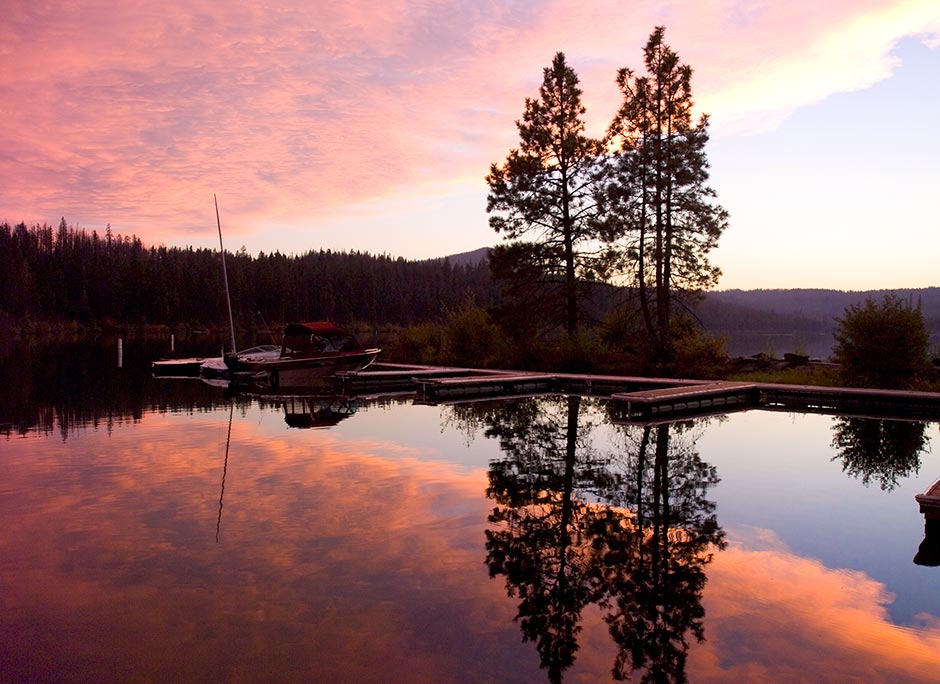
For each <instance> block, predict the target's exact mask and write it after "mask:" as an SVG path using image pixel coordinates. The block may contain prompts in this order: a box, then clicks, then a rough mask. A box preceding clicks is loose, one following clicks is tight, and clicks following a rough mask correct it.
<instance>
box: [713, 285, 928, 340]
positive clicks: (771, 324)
mask: <svg viewBox="0 0 940 684" xmlns="http://www.w3.org/2000/svg"><path fill="white" fill-rule="evenodd" d="M887 294H894V295H895V296H897V297H900V298H901V299H903V300H906V301H909V302H910V303H911V304H912V305H913V306H917V305H918V304H920V306H921V311H922V312H923V314H924V322H925V324H926V325H927V328H928V329H929V330H931V331H937V332H940V288H936V287H930V288H923V289H897V290H868V291H865V292H844V291H841V290H822V289H818V290H813V289H794V290H723V291H716V292H709V293H708V295H707V296H706V299H705V302H704V304H703V305H702V307H701V309H700V311H699V316H700V317H701V318H702V320H703V322H704V323H706V325H707V326H708V327H718V328H723V329H735V330H742V329H749V328H751V327H753V329H754V330H768V329H774V330H781V329H788V330H790V331H812V330H816V331H820V332H824V331H829V330H832V329H833V328H834V327H835V325H836V324H835V319H836V318H837V317H840V316H842V314H843V313H844V312H845V309H846V308H847V307H849V306H852V305H858V304H863V303H864V302H865V299H866V298H867V297H871V298H872V299H874V300H875V301H876V302H880V301H881V300H882V299H883V298H884V296H885V295H887Z"/></svg>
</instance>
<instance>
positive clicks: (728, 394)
mask: <svg viewBox="0 0 940 684" xmlns="http://www.w3.org/2000/svg"><path fill="white" fill-rule="evenodd" d="M337 383H338V391H339V392H340V393H342V394H355V393H367V392H375V391H380V392H388V391H413V392H415V393H416V394H417V397H418V401H420V402H426V403H441V402H456V401H473V400H479V399H489V398H493V399H495V398H500V397H506V396H519V395H520V394H582V395H588V396H600V397H606V398H609V399H610V401H611V404H612V413H614V414H615V415H616V416H617V418H618V419H619V420H623V421H648V420H667V419H669V418H688V417H695V416H698V415H708V414H714V413H729V412H733V411H742V410H747V409H755V408H759V409H763V410H776V411H799V412H801V413H823V414H829V415H852V416H858V417H870V418H900V419H905V418H906V419H928V420H936V419H940V393H935V392H908V391H899V390H879V389H854V388H848V387H817V386H810V385H782V384H769V383H746V382H729V381H724V380H718V381H716V380H691V379H685V380H683V379H674V378H646V377H632V376H612V375H589V374H571V373H551V374H549V373H537V372H524V371H500V370H489V369H474V368H455V367H438V366H413V365H403V364H376V365H375V366H373V367H370V368H368V369H365V370H362V371H355V372H347V373H340V374H338V376H337Z"/></svg>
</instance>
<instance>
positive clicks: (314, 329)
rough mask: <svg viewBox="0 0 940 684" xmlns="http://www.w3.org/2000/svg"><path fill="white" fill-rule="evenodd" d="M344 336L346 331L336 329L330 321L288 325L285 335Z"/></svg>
mask: <svg viewBox="0 0 940 684" xmlns="http://www.w3.org/2000/svg"><path fill="white" fill-rule="evenodd" d="M310 333H316V334H317V335H344V334H346V333H345V331H343V330H341V329H340V328H338V327H336V326H335V325H334V324H332V323H330V322H329V321H313V322H312V323H288V324H287V326H286V327H285V328H284V334H285V335H309V334H310Z"/></svg>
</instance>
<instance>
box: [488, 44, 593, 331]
mask: <svg viewBox="0 0 940 684" xmlns="http://www.w3.org/2000/svg"><path fill="white" fill-rule="evenodd" d="M584 111H585V109H584V106H583V105H582V104H581V89H580V88H579V87H578V77H577V75H576V74H575V72H574V70H573V69H572V68H571V67H570V66H569V65H568V64H567V62H566V61H565V56H564V54H563V53H561V52H559V53H557V54H556V55H555V58H554V59H553V60H552V65H551V66H550V67H547V68H546V69H545V70H544V79H543V81H542V85H541V87H540V88H539V97H538V98H535V99H532V98H526V101H525V112H524V114H523V116H522V120H520V121H517V122H516V127H517V128H518V129H519V138H520V145H519V148H518V149H513V150H511V151H510V153H509V156H508V157H507V158H506V161H505V163H504V164H503V165H502V166H499V165H497V164H493V165H492V166H491V167H490V172H489V175H487V177H486V182H487V183H488V184H489V187H490V193H489V197H488V199H487V211H488V212H490V213H491V216H490V226H491V227H492V228H493V229H494V230H495V231H496V232H498V233H504V234H505V236H506V237H507V238H508V239H509V240H512V241H514V242H512V243H510V245H508V247H505V248H503V249H504V250H505V251H504V252H502V253H497V254H496V255H493V256H492V258H493V262H494V264H495V265H496V267H495V268H494V275H496V276H497V277H499V278H501V279H505V280H507V281H508V282H509V283H510V284H511V286H512V287H513V288H514V293H513V294H514V295H519V294H520V293H521V290H522V289H523V288H526V287H528V288H529V289H530V290H531V293H530V294H531V296H535V297H538V296H545V294H546V293H549V292H550V293H551V294H550V295H549V297H548V298H547V299H545V300H543V304H542V306H541V307H540V310H541V311H545V312H550V313H551V314H552V317H551V318H550V319H549V320H550V322H552V323H556V322H558V319H559V318H560V319H561V320H562V321H563V323H564V326H565V328H564V329H565V330H566V331H567V333H568V334H569V335H574V334H575V333H576V332H577V330H578V325H579V280H580V279H582V278H585V277H589V276H590V275H591V274H592V273H593V271H594V269H595V263H594V262H595V259H596V256H597V254H596V247H595V246H594V245H593V240H594V238H595V237H596V235H597V232H596V231H597V229H596V214H597V202H596V192H595V187H596V185H597V183H598V181H599V178H600V175H601V173H602V169H603V166H602V165H601V164H600V162H601V161H602V156H601V155H602V152H603V145H602V142H601V141H600V140H596V139H593V138H590V137H588V136H586V135H584V119H583V116H584ZM526 236H530V237H531V238H532V239H531V240H529V241H527V242H522V241H521V238H523V237H526ZM507 257H511V260H512V264H511V266H510V265H508V264H507V265H501V264H504V263H505V262H506V260H507Z"/></svg>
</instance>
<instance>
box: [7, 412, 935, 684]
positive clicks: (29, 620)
mask: <svg viewBox="0 0 940 684" xmlns="http://www.w3.org/2000/svg"><path fill="white" fill-rule="evenodd" d="M222 415H223V414H221V413H217V414H215V415H214V416H211V417H210V416H195V417H183V416H179V415H175V416H157V415H148V416H147V417H146V420H145V421H143V422H142V423H140V424H137V425H127V426H117V427H116V428H115V430H114V431H113V432H112V433H111V434H110V436H109V435H108V434H107V433H106V432H104V431H92V432H87V433H83V434H82V435H80V436H78V437H76V438H75V439H70V440H69V443H68V444H67V445H63V444H61V443H59V442H57V441H56V440H54V439H51V440H45V441H37V440H17V441H10V442H7V443H6V445H5V454H4V459H3V460H2V462H0V483H3V484H2V485H0V519H3V520H5V521H7V523H8V524H6V525H5V526H4V528H3V530H2V532H0V580H2V586H3V587H4V590H3V592H2V594H0V628H2V629H0V631H2V632H3V634H4V635H5V636H4V638H3V639H0V663H5V665H3V666H2V668H4V669H3V670H0V675H4V676H6V675H9V674H10V673H17V672H22V671H23V670H24V668H26V667H27V666H28V667H31V668H33V672H34V673H38V675H37V676H35V677H34V679H35V680H39V681H41V680H44V679H45V680H52V679H55V678H56V674H61V673H62V672H66V671H68V672H70V673H72V674H73V675H74V676H75V677H77V678H78V679H85V680H92V679H95V678H96V677H97V676H99V675H100V674H101V672H102V669H101V667H102V666H101V663H102V661H103V660H106V661H107V663H108V665H107V666H108V667H109V668H110V669H109V672H110V673H111V674H114V675H115V676H116V677H117V678H119V679H125V680H129V679H133V678H134V677H133V676H131V674H132V673H140V672H149V673H154V674H155V677H156V678H157V679H160V678H162V679H165V680H170V679H177V680H194V681H198V680H221V681H225V680H236V679H238V677H239V673H245V672H253V673H258V675H257V676H254V677H253V678H254V679H256V680H257V679H261V680H264V679H268V680H270V681H275V680H277V681H312V680H314V679H318V680H321V681H330V680H333V681H357V682H370V681H376V682H378V681H382V682H386V681H410V682H434V681H455V682H456V681H468V682H469V681H484V680H487V679H494V678H495V679H498V680H499V681H507V682H509V681H537V680H538V678H539V677H540V676H542V675H541V674H540V673H539V670H538V657H537V655H536V653H535V652H534V648H533V647H532V644H521V643H520V634H519V631H518V627H517V626H516V625H515V624H514V623H513V622H512V620H513V616H514V613H515V603H514V602H513V601H511V600H507V598H506V596H505V593H504V590H503V587H502V583H501V582H498V581H492V580H490V579H489V578H488V577H487V572H486V568H485V566H484V563H483V557H484V555H485V551H484V548H483V529H484V527H485V524H486V523H485V521H486V515H487V513H488V511H489V508H490V502H488V501H487V500H486V499H485V496H484V490H485V488H486V472H485V471H484V470H482V469H475V470H467V469H466V468H464V467H462V466H459V465H454V464H450V463H447V462H442V461H434V460H428V459H427V454H426V453H424V451H423V450H422V449H415V448H413V447H412V446H410V445H409V443H408V442H407V441H401V442H397V443H389V442H382V441H380V440H378V439H361V440H355V439H342V438H341V437H340V436H339V435H338V434H337V433H335V432H332V431H328V432H317V433H310V432H302V431H301V432H293V433H281V434H280V435H274V436H271V435H269V434H267V430H266V429H265V430H258V428H257V425H256V424H254V423H253V422H252V421H251V420H248V421H244V420H236V422H235V424H234V425H233V430H232V450H231V453H230V456H229V462H228V472H227V480H226V489H225V500H224V510H223V516H222V521H221V528H222V529H221V536H220V540H221V541H220V543H219V544H215V541H214V540H215V525H216V521H217V513H218V497H219V486H220V480H221V474H222V460H223V449H224V441H225V439H224V437H225V424H224V422H225V419H227V413H226V414H225V415H224V418H223V417H222ZM6 447H9V448H6ZM37 447H42V448H41V449H37ZM707 574H708V583H707V584H706V587H705V595H704V604H705V608H706V611H707V614H706V639H707V640H706V641H705V642H704V643H702V644H697V645H693V646H692V648H691V650H690V660H689V664H688V665H689V666H688V672H689V676H690V680H691V681H694V682H699V683H705V684H707V683H709V682H727V681H749V682H774V683H776V682H788V681H789V682H798V681H799V682H801V681H806V680H807V677H810V676H812V677H813V678H815V680H816V681H832V682H843V681H866V682H869V681H890V682H907V681H910V682H923V681H929V679H930V678H931V677H935V675H936V672H937V667H938V666H940V625H938V624H937V618H936V617H935V616H929V615H925V616H922V619H921V620H920V621H919V628H917V629H914V628H901V627H898V626H896V625H894V624H892V622H891V620H890V618H889V615H888V612H887V608H886V606H887V605H888V604H889V602H890V601H891V596H890V594H889V593H888V592H887V591H886V589H885V587H884V585H882V584H880V583H878V582H876V581H874V580H873V579H872V578H870V577H869V576H867V575H865V574H863V573H861V572H855V571H847V570H841V569H831V568H827V567H826V566H825V565H823V564H822V563H821V562H819V561H816V560H812V559H807V558H802V557H800V556H798V555H796V554H795V553H793V552H791V551H790V550H789V549H788V548H786V547H785V546H784V544H783V543H782V542H780V540H779V539H777V538H776V537H775V536H774V534H773V533H771V532H767V531H763V532H760V533H759V534H758V533H753V532H752V533H747V534H744V533H743V532H739V533H738V535H737V536H736V537H735V539H734V540H733V543H732V544H731V545H729V547H728V548H727V549H726V550H725V551H723V552H721V553H718V554H716V556H715V559H714V561H713V563H712V564H711V565H710V566H709V567H708V569H707ZM584 623H585V624H584V632H583V634H582V637H581V639H580V643H581V646H582V650H581V652H580V653H579V654H578V659H577V662H576V664H575V666H574V667H573V668H572V669H571V670H570V671H569V672H568V673H567V676H566V681H579V680H581V679H584V680H585V681H588V680H589V681H600V680H602V679H605V678H607V677H608V676H609V671H610V665H611V663H612V659H613V648H612V643H611V642H610V639H609V637H607V635H606V629H605V625H604V624H603V622H602V621H601V613H600V611H597V610H591V611H585V614H584ZM105 649H106V658H105V656H104V655H103V653H102V651H103V650H105ZM0 678H2V677H0Z"/></svg>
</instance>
